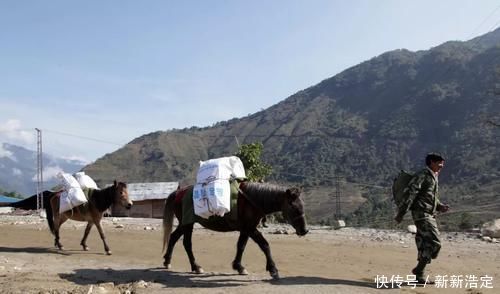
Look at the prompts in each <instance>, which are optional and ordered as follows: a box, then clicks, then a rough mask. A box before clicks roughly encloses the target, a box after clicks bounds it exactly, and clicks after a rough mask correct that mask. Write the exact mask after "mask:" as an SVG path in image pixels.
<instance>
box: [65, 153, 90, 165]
mask: <svg viewBox="0 0 500 294" xmlns="http://www.w3.org/2000/svg"><path fill="white" fill-rule="evenodd" d="M61 158H62V159H64V160H68V161H79V162H80V163H81V164H89V163H90V162H91V161H90V160H88V159H87V158H85V157H83V156H78V155H70V156H62V157H61Z"/></svg>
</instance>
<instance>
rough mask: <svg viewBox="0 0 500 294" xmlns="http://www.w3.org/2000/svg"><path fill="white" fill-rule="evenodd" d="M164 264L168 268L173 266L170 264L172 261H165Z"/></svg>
mask: <svg viewBox="0 0 500 294" xmlns="http://www.w3.org/2000/svg"><path fill="white" fill-rule="evenodd" d="M163 265H164V266H165V268H166V269H171V268H172V264H170V263H164V264H163Z"/></svg>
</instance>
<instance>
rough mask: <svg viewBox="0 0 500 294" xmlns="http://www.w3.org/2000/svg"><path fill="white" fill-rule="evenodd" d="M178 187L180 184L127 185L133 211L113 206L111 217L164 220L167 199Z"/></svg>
mask: <svg viewBox="0 0 500 294" xmlns="http://www.w3.org/2000/svg"><path fill="white" fill-rule="evenodd" d="M178 186H179V183H178V182H156V183H131V184H127V190H128V196H129V199H130V200H132V201H133V203H134V205H133V206H132V208H131V209H126V208H125V207H123V206H121V205H113V206H111V216H118V217H120V216H121V217H143V218H162V217H163V208H164V206H165V199H166V198H167V197H168V195H170V193H172V192H174V191H175V190H177V187H178Z"/></svg>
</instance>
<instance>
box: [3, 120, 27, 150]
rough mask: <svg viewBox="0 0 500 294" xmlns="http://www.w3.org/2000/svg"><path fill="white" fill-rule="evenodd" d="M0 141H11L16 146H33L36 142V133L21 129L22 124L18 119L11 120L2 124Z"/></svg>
mask: <svg viewBox="0 0 500 294" xmlns="http://www.w3.org/2000/svg"><path fill="white" fill-rule="evenodd" d="M0 141H10V142H14V144H22V145H26V144H33V143H34V142H35V136H34V131H27V130H25V129H22V128H21V122H20V121H19V120H17V119H9V120H7V121H6V122H4V123H0Z"/></svg>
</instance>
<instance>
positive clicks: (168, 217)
mask: <svg viewBox="0 0 500 294" xmlns="http://www.w3.org/2000/svg"><path fill="white" fill-rule="evenodd" d="M176 193H177V191H174V192H172V193H170V195H168V197H167V200H166V201H165V208H164V210H163V250H162V253H165V250H166V249H167V246H168V242H169V240H170V235H171V234H172V228H173V226H174V201H175V195H176Z"/></svg>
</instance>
